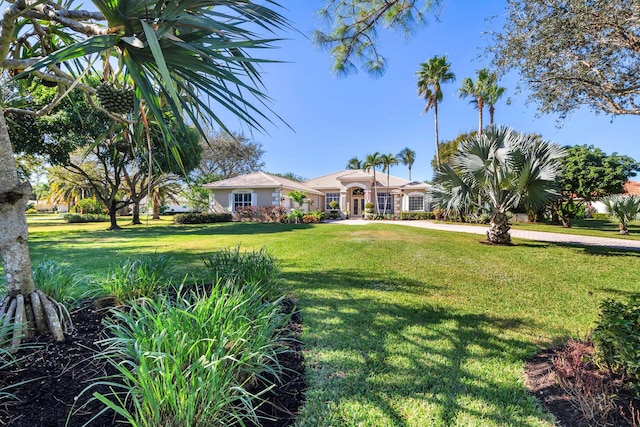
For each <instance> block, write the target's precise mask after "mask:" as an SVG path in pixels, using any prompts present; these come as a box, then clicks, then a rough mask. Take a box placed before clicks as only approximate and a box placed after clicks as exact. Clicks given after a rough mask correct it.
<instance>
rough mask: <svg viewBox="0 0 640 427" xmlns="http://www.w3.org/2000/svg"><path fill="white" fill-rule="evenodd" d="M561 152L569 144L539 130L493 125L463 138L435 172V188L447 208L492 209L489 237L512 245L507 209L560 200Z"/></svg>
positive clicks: (435, 196)
mask: <svg viewBox="0 0 640 427" xmlns="http://www.w3.org/2000/svg"><path fill="white" fill-rule="evenodd" d="M562 156H564V149H562V148H561V147H559V146H557V145H554V144H551V143H548V142H546V141H542V140H541V139H540V137H539V136H537V135H532V134H520V133H518V132H516V131H514V130H512V129H508V128H503V127H501V128H493V127H492V128H489V129H488V130H487V132H486V133H484V134H476V135H475V136H473V137H471V138H469V139H466V140H464V141H462V142H461V143H460V145H459V147H458V152H457V153H456V154H455V155H454V156H453V157H452V159H451V161H450V162H449V163H445V164H443V165H442V167H441V168H440V169H438V171H437V172H436V176H435V185H434V186H433V187H432V189H431V190H430V193H431V196H432V198H433V201H434V202H435V203H436V205H438V206H440V207H441V208H443V209H445V210H446V211H448V212H451V211H454V212H463V211H465V210H469V209H473V208H476V209H478V210H482V209H487V210H488V211H489V214H490V218H491V229H490V230H489V231H488V232H487V238H488V240H489V242H491V243H493V244H510V242H511V236H510V235H509V228H510V227H509V222H508V218H507V215H506V213H507V211H509V210H510V209H513V208H515V207H517V206H519V205H524V206H525V207H526V208H527V209H529V210H536V209H538V208H539V207H541V206H544V205H546V204H547V203H548V202H550V201H552V200H554V199H556V198H557V194H558V192H557V191H556V189H555V179H556V176H557V174H558V172H559V171H560V168H561V165H560V161H559V159H560V158H561V157H562Z"/></svg>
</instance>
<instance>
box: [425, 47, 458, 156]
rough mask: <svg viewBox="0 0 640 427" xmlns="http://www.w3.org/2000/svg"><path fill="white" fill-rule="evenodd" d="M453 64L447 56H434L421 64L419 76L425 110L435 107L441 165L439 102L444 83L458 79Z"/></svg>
mask: <svg viewBox="0 0 640 427" xmlns="http://www.w3.org/2000/svg"><path fill="white" fill-rule="evenodd" d="M450 69H451V64H450V63H449V62H447V57H446V56H434V57H433V58H431V59H430V60H429V61H427V62H423V63H422V64H420V70H419V71H418V72H417V73H416V75H417V76H418V95H419V96H421V97H423V98H424V100H425V101H426V105H425V107H424V112H425V113H426V112H427V111H429V110H430V109H432V108H433V128H434V132H435V138H436V160H437V164H438V166H440V153H439V144H440V141H439V140H438V104H439V103H440V102H442V84H443V83H450V82H452V81H454V80H455V79H456V76H455V74H453V72H451V70H450Z"/></svg>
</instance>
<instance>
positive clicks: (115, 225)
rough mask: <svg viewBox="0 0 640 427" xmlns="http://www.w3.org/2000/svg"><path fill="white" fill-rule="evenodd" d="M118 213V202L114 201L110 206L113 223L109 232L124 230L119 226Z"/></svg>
mask: <svg viewBox="0 0 640 427" xmlns="http://www.w3.org/2000/svg"><path fill="white" fill-rule="evenodd" d="M117 212H118V202H116V200H115V199H113V200H111V203H110V204H109V220H110V221H111V226H110V227H109V228H108V229H109V230H122V227H120V226H119V225H118V221H117V218H116V213H117Z"/></svg>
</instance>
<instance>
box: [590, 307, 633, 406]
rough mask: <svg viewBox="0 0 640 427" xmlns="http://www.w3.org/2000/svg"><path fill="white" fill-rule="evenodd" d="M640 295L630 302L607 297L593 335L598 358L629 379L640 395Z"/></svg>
mask: <svg viewBox="0 0 640 427" xmlns="http://www.w3.org/2000/svg"><path fill="white" fill-rule="evenodd" d="M639 319H640V295H635V296H633V297H632V298H630V299H629V301H628V302H620V301H614V300H606V301H603V302H602V304H600V316H599V318H598V321H597V322H596V327H595V329H594V330H593V333H592V337H593V342H594V344H595V347H596V360H597V361H598V362H599V363H600V364H602V365H604V366H606V367H607V369H609V370H610V371H611V372H613V373H615V374H618V375H621V376H623V377H624V378H626V379H627V381H628V383H629V385H630V388H631V389H632V391H633V392H634V393H635V395H636V397H638V398H640V321H639Z"/></svg>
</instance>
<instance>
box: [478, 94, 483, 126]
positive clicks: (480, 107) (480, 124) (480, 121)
mask: <svg viewBox="0 0 640 427" xmlns="http://www.w3.org/2000/svg"><path fill="white" fill-rule="evenodd" d="M482 110H484V99H482V98H478V135H482Z"/></svg>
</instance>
